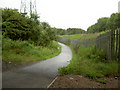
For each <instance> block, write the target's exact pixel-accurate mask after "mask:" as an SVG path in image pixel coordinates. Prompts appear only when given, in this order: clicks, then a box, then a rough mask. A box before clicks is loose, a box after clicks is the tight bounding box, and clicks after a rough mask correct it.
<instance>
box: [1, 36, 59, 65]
mask: <svg viewBox="0 0 120 90" xmlns="http://www.w3.org/2000/svg"><path fill="white" fill-rule="evenodd" d="M58 47H59V48H60V49H58ZM60 52H61V46H60V45H59V44H58V43H57V42H55V41H53V42H52V43H51V44H50V45H49V46H48V47H42V46H35V45H33V44H30V43H29V42H28V41H19V40H18V41H13V40H11V39H6V38H4V39H3V43H2V60H3V62H6V63H13V64H15V65H21V64H25V63H30V62H34V61H41V60H45V59H48V58H51V57H54V56H57V55H58V54H59V53H60Z"/></svg>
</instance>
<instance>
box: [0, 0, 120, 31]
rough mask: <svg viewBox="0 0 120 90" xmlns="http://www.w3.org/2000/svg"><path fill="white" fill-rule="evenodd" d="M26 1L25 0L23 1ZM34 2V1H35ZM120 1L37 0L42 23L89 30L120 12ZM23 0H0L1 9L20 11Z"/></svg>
mask: <svg viewBox="0 0 120 90" xmlns="http://www.w3.org/2000/svg"><path fill="white" fill-rule="evenodd" d="M23 1H24V0H23ZM27 1H28V2H29V0H27ZM33 1H34V0H33ZM119 1H120V0H36V7H37V13H38V14H39V16H40V21H42V22H43V21H44V22H48V23H49V24H50V25H51V26H52V27H56V28H63V29H67V28H82V29H84V30H87V28H88V27H89V26H91V25H93V24H95V23H96V22H97V19H99V18H101V17H110V15H111V14H112V13H116V12H118V2H119ZM20 5H21V0H0V7H1V8H5V7H7V8H16V9H20Z"/></svg>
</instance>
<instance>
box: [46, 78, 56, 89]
mask: <svg viewBox="0 0 120 90" xmlns="http://www.w3.org/2000/svg"><path fill="white" fill-rule="evenodd" d="M57 78H58V76H57V77H56V78H55V79H54V80H53V81H52V82H51V83H50V84H49V85H48V86H47V88H49V87H50V86H51V85H52V84H53V83H54V82H55V80H56V79H57Z"/></svg>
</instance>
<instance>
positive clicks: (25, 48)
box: [0, 8, 61, 69]
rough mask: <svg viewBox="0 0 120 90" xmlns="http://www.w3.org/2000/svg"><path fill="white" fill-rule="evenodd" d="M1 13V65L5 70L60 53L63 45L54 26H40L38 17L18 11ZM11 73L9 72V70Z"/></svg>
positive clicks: (44, 24)
mask: <svg viewBox="0 0 120 90" xmlns="http://www.w3.org/2000/svg"><path fill="white" fill-rule="evenodd" d="M0 11H2V36H1V35H0V37H2V61H3V67H6V66H9V65H12V67H13V66H18V65H21V64H25V63H29V62H33V61H40V60H44V59H47V58H51V57H54V56H56V55H58V54H59V53H60V50H61V49H58V47H59V48H60V45H59V44H58V43H57V42H55V41H54V40H55V39H56V35H55V34H54V32H53V30H52V28H51V26H50V25H49V24H48V23H46V22H40V21H39V20H38V18H39V16H38V15H37V14H34V13H33V14H31V16H30V17H28V16H26V15H25V14H22V13H19V12H18V10H16V9H7V8H6V9H0ZM7 69H9V68H7Z"/></svg>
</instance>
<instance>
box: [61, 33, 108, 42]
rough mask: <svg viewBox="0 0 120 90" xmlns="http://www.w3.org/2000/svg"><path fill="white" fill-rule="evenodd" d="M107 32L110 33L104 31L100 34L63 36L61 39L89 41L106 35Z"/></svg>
mask: <svg viewBox="0 0 120 90" xmlns="http://www.w3.org/2000/svg"><path fill="white" fill-rule="evenodd" d="M106 32H108V31H103V32H99V33H87V34H73V35H61V36H59V37H63V38H69V39H74V40H79V41H87V40H91V39H95V38H97V37H98V36H99V35H101V34H104V33H106Z"/></svg>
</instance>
